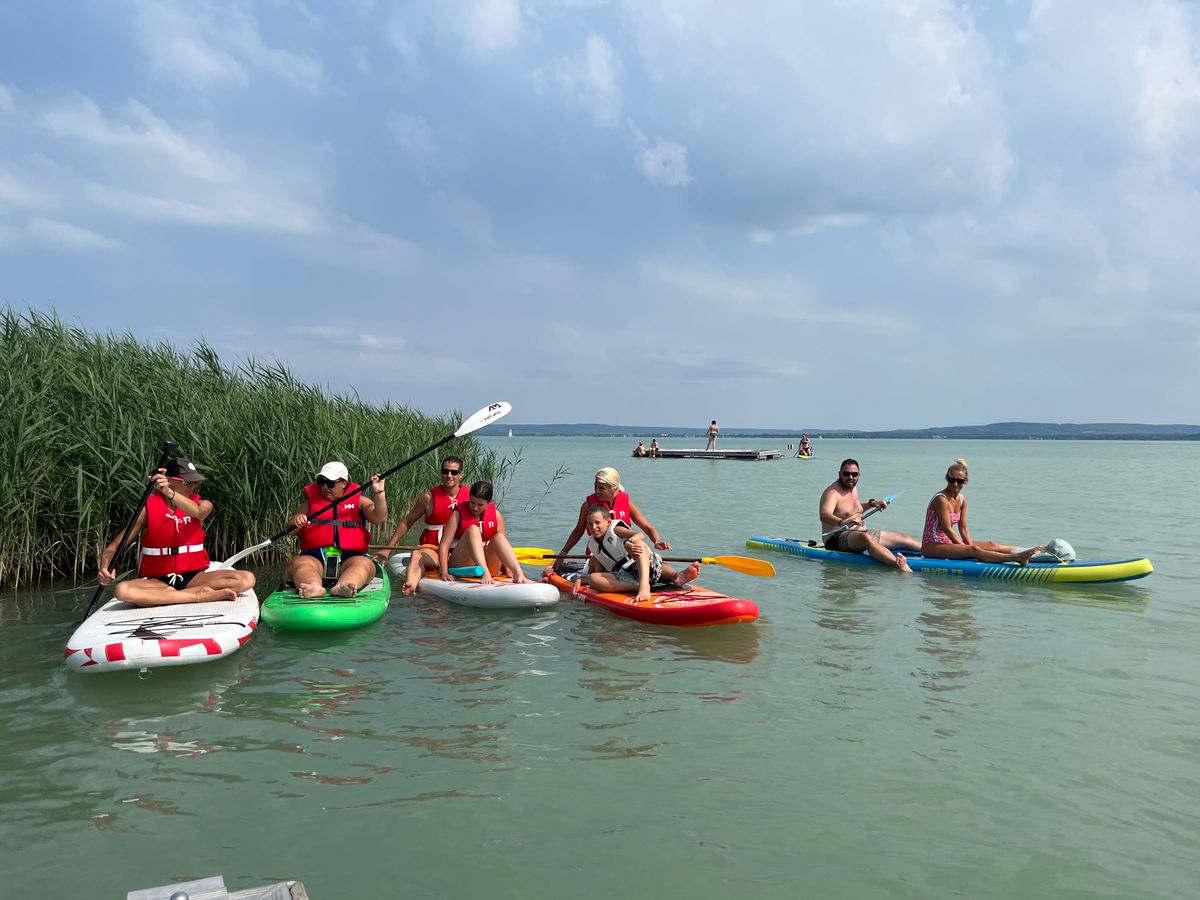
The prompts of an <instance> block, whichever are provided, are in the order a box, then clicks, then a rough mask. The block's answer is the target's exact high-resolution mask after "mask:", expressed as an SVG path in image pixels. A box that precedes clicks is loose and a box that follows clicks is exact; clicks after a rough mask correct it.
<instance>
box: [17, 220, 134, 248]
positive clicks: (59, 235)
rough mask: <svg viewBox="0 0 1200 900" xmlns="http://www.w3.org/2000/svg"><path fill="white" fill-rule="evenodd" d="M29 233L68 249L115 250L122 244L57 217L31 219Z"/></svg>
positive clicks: (48, 242)
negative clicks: (56, 218) (59, 219)
mask: <svg viewBox="0 0 1200 900" xmlns="http://www.w3.org/2000/svg"><path fill="white" fill-rule="evenodd" d="M27 233H28V234H29V236H30V237H31V238H33V239H34V240H37V241H39V242H42V243H46V244H54V245H56V246H59V247H63V248H65V249H68V250H115V249H117V248H118V247H120V246H121V242H120V241H115V240H113V239H112V238H108V237H105V236H104V235H102V234H97V233H96V232H94V231H90V230H88V229H87V228H80V227H79V226H77V225H71V224H70V223H68V222H59V221H57V220H55V219H43V218H36V219H33V220H31V221H30V223H29V227H28V229H27Z"/></svg>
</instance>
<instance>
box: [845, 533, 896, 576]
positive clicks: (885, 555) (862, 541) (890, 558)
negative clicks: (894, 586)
mask: <svg viewBox="0 0 1200 900" xmlns="http://www.w3.org/2000/svg"><path fill="white" fill-rule="evenodd" d="M843 534H845V535H846V537H845V540H844V544H845V546H846V547H848V548H849V549H851V550H854V551H856V552H858V553H861V552H863V551H864V550H865V551H866V552H867V553H868V554H869V555H870V556H871V558H872V559H876V560H878V561H879V562H881V563H883V564H884V565H885V566H895V567H896V568H897V569H899V570H900V571H901V572H911V571H912V568H911V567H910V566H909V564H908V560H907V559H905V558H904V554H903V553H892V551H891V550H889V549H888V548H887V547H885V546H883V544H881V543H879V541H877V540H875V539H874V538H873V537H871V536H870V535H869V534H867V533H866V532H865V531H846V532H843Z"/></svg>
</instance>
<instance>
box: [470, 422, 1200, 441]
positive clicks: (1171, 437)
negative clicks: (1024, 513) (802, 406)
mask: <svg viewBox="0 0 1200 900" xmlns="http://www.w3.org/2000/svg"><path fill="white" fill-rule="evenodd" d="M509 429H511V432H512V436H513V438H531V437H620V438H632V439H635V440H637V439H651V438H660V439H661V438H668V439H671V440H680V439H685V438H686V439H694V438H698V439H701V440H703V439H704V438H705V437H706V436H707V430H706V429H700V428H669V427H667V428H664V427H661V426H657V427H655V426H648V427H635V426H629V425H602V424H598V423H591V422H588V423H579V424H565V423H556V424H551V425H512V426H507V427H505V428H501V427H489V428H486V429H484V430H482V431H481V432H479V433H480V434H483V435H496V436H507V435H508V432H509ZM801 434H807V435H808V436H809V438H810V439H812V440H814V441H816V440H821V439H823V438H829V439H834V440H958V441H961V440H986V441H1197V440H1200V425H1139V424H1127V423H1116V422H1103V423H1093V424H1078V425H1077V424H1066V423H1062V424H1054V423H1042V422H999V423H995V424H992V425H950V426H944V427H940V428H923V429H919V430H917V429H896V430H893V431H852V430H848V429H837V430H833V429H830V430H821V429H819V428H808V429H796V430H794V431H784V430H782V429H777V428H772V429H753V428H727V429H723V430H722V432H721V437H723V438H759V439H762V440H777V441H778V440H787V441H797V440H799V438H800V435H801Z"/></svg>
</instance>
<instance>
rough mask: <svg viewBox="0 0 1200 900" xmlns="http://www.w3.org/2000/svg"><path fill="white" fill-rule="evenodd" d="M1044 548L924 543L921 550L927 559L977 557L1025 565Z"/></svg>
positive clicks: (990, 560) (989, 560)
mask: <svg viewBox="0 0 1200 900" xmlns="http://www.w3.org/2000/svg"><path fill="white" fill-rule="evenodd" d="M1014 549H1015V548H1014ZM1043 549H1044V548H1043V547H1030V548H1029V549H1027V550H1022V551H1021V552H1020V553H1009V552H1004V551H998V550H985V549H984V548H982V547H980V546H978V545H977V544H924V545H922V547H921V552H922V553H923V554H924V555H925V557H926V558H927V559H975V560H978V561H979V562H990V563H1002V562H1015V563H1017V564H1018V565H1022V566H1023V565H1025V564H1026V563H1027V562H1029V558H1030V557H1031V556H1033V554H1035V553H1040V552H1041V551H1042V550H1043Z"/></svg>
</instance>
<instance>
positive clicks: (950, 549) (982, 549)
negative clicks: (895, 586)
mask: <svg viewBox="0 0 1200 900" xmlns="http://www.w3.org/2000/svg"><path fill="white" fill-rule="evenodd" d="M967 480H968V478H967V461H966V460H965V459H956V460H955V461H954V462H952V463H951V464H950V468H949V469H947V470H946V487H945V489H944V490H941V491H938V492H937V493H936V494H934V495H933V499H932V500H930V501H929V506H927V507H926V508H925V531H924V532H923V533H922V534H921V553H922V554H923V555H924V556H925V557H927V558H929V559H977V560H980V561H981V562H1015V563H1019V564H1020V565H1022V566H1023V565H1025V564H1026V563H1027V562H1029V557H1031V556H1033V554H1035V553H1037V552H1039V551H1040V550H1042V549H1043V548H1041V547H1030V548H1029V549H1028V550H1022V551H1021V552H1019V553H1017V552H1014V551H1015V550H1016V549H1017V548H1016V547H1013V546H1009V545H1008V544H998V543H996V542H995V541H973V540H971V532H970V530H969V529H968V528H967V498H966V496H965V495H964V494H963V492H962V490H963V487H964V486H965V485H966V483H967ZM956 527H957V529H958V534H955V533H954V529H955V528H956Z"/></svg>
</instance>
